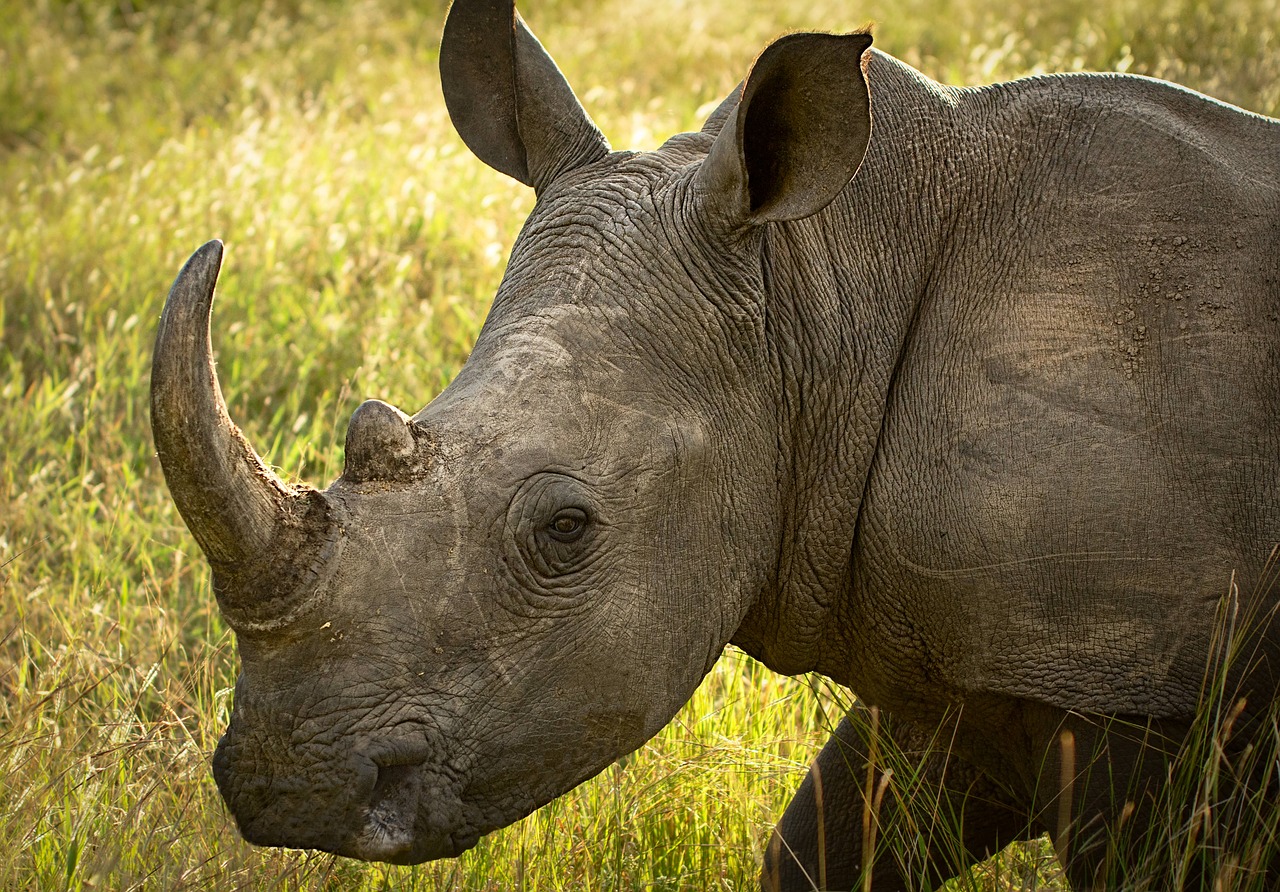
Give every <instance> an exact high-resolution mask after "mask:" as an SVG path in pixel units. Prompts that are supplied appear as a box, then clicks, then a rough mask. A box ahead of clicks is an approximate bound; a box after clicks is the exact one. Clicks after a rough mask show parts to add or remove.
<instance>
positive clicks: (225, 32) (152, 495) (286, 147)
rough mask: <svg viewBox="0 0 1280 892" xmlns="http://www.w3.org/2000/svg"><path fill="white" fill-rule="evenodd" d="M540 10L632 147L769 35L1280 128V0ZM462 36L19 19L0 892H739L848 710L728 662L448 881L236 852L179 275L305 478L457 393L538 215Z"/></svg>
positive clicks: (713, 96) (434, 28)
mask: <svg viewBox="0 0 1280 892" xmlns="http://www.w3.org/2000/svg"><path fill="white" fill-rule="evenodd" d="M524 11H525V13H526V16H527V18H528V19H529V20H530V21H531V22H532V23H533V26H534V28H535V29H536V30H537V31H538V33H539V34H540V36H541V37H542V38H543V40H544V42H546V43H547V45H548V46H549V47H550V48H551V50H552V51H553V53H554V54H555V55H556V57H557V59H558V60H559V61H560V62H561V64H562V65H563V67H564V68H565V70H566V72H567V74H568V76H569V77H570V80H571V81H572V82H573V83H574V84H575V86H576V88H577V90H578V93H579V95H580V96H582V97H583V99H584V101H586V103H587V104H588V106H589V107H590V109H591V111H592V113H593V114H594V115H595V116H596V118H597V120H598V121H599V122H600V124H601V126H602V127H603V129H604V130H605V132H606V134H607V135H608V136H609V138H610V139H611V141H612V142H613V143H614V145H616V146H618V147H622V148H626V147H637V148H652V147H653V146H655V145H657V144H658V143H659V142H660V141H661V140H662V139H663V138H664V137H665V136H666V135H668V134H669V133H671V132H673V131H676V130H680V129H687V128H691V127H696V126H697V125H698V124H699V123H700V115H701V114H705V113H706V109H707V108H708V107H709V105H710V104H711V103H713V102H715V101H717V100H718V99H719V98H720V97H722V96H723V95H724V94H725V93H726V92H727V91H728V90H729V89H730V88H732V86H733V85H734V84H735V83H736V82H737V81H738V80H739V79H740V78H741V77H742V75H743V74H744V73H745V71H746V68H747V66H748V64H749V62H750V60H751V59H752V57H753V56H754V55H755V53H756V52H758V51H759V50H760V49H761V48H762V47H763V46H764V45H765V43H766V42H767V41H768V40H770V39H771V38H772V37H774V36H776V35H777V34H779V33H781V32H783V31H785V30H788V29H800V28H815V27H816V28H823V29H833V30H838V29H851V28H857V27H861V26H863V25H865V24H866V23H868V22H876V23H877V25H876V28H877V30H876V34H877V45H879V46H880V47H881V48H883V49H886V50H887V51H889V52H892V53H894V54H896V55H898V56H900V57H901V58H903V59H905V60H906V61H908V62H910V63H912V64H915V65H917V66H919V67H921V68H922V69H924V70H925V71H926V72H927V73H930V74H932V75H935V76H937V77H940V78H943V79H946V80H949V81H952V82H957V83H974V82H980V81H984V80H991V79H997V78H1003V77H1011V76H1016V75H1019V74H1023V73H1028V72H1033V71H1043V70H1056V69H1077V68H1098V69H1108V70H1110V69H1117V68H1119V69H1128V70H1130V71H1135V72H1142V73H1148V74H1154V75H1158V76H1166V77H1173V78H1176V79H1179V80H1182V81H1184V82H1186V83H1188V84H1189V85H1191V86H1193V87H1196V88H1199V89H1203V90H1206V91H1209V92H1212V93H1214V94H1216V95H1219V96H1221V97H1222V98H1225V99H1228V100H1231V101H1234V102H1237V103H1240V104H1242V105H1245V106H1246V107H1249V108H1251V109H1254V110H1256V111H1260V112H1268V113H1272V114H1274V113H1276V112H1277V111H1280V46H1278V45H1277V37H1276V35H1277V24H1276V23H1277V21H1280V9H1278V8H1277V2H1275V0H1256V2H1250V0H1216V2H1208V3H1205V2H1191V0H1173V2H1160V3H1157V2H1154V0H1119V2H1116V3H1111V4H1107V6H1106V8H1105V11H1101V12H1100V11H1099V8H1098V6H1097V4H1095V3H1092V2H1089V3H1086V2H1084V0H1064V2H1061V3H1056V4H1053V5H1052V6H1044V5H1043V4H1040V3H1033V2H1030V0H1012V2H1009V0H1005V2H995V0H957V2H953V3H942V2H939V0H902V2H895V3H888V2H884V0H874V2H868V3H863V4H849V3H846V2H841V3H836V2H833V0H817V2H815V3H811V4H788V3H782V2H777V0H771V2H766V0H748V2H745V3H739V4H710V3H698V4H693V3H687V2H678V0H654V2H651V3H647V4H643V5H636V4H630V3H623V2H622V0H605V2H601V3H595V4H589V3H585V2H573V0H547V2H545V3H539V2H531V3H529V4H526V5H525V8H524ZM442 18H443V5H442V4H441V3H427V4H413V3H409V2H408V0H403V2H400V0H384V2H373V0H356V2H336V0H334V2H323V0H281V2H276V3H268V4H266V5H265V7H263V6H260V5H259V4H250V3H241V2H235V0H200V2H193V3H182V4H178V3H164V2H143V0H134V2H132V3H93V2H88V0H83V2H75V0H37V2H34V3H25V4H19V3H5V4H3V6H2V8H0V640H2V643H0V687H2V688H3V692H4V696H3V697H2V698H0V845H2V846H3V848H4V850H5V851H6V852H8V853H10V855H9V857H7V858H5V859H4V860H3V861H2V862H0V887H4V888H14V889H18V888H24V889H25V888H39V889H78V888H109V889H127V888H183V887H186V888H209V887H224V888H299V887H317V886H318V887H326V886H327V887H331V888H366V889H379V888H406V887H414V886H415V885H416V887H417V888H424V889H433V888H460V889H510V888H529V889H535V888H537V889H560V888H640V887H647V888H688V889H703V888H706V889H713V888H723V889H741V888H751V887H753V886H754V883H755V876H756V872H757V869H758V868H757V865H758V862H759V857H760V849H761V846H762V845H763V842H764V840H765V839H766V838H767V832H768V829H769V827H770V826H771V823H772V821H773V819H774V818H775V817H776V816H777V814H778V813H779V812H780V811H781V809H782V807H783V806H784V804H785V802H786V800H787V797H788V795H789V792H790V790H791V789H793V788H794V786H795V785H796V784H797V783H798V782H799V778H800V776H801V773H802V771H803V769H804V766H805V765H806V764H807V762H808V760H809V758H810V756H811V755H812V753H813V751H814V747H815V746H816V745H817V744H819V743H820V741H821V739H822V738H823V736H824V734H823V727H824V725H825V724H828V723H829V722H830V721H831V720H833V719H834V716H831V717H829V718H827V719H823V720H820V719H819V718H818V713H819V712H820V711H821V710H822V709H823V708H824V706H829V701H828V699H824V698H823V697H819V696H815V694H814V693H813V691H812V690H811V689H810V687H809V684H808V682H807V681H805V680H799V681H796V680H788V679H782V678H778V677H776V676H773V675H771V674H770V673H768V672H767V671H765V670H763V669H762V668H761V667H759V666H757V665H755V664H753V663H751V662H750V661H749V660H747V659H746V658H744V657H742V656H741V655H732V656H730V658H728V659H727V660H725V661H722V663H721V664H720V666H719V667H718V668H717V670H716V671H715V672H714V673H713V674H712V676H710V677H709V679H708V681H707V683H706V684H705V685H704V686H703V688H702V689H701V690H700V691H699V693H698V695H697V696H696V697H695V698H694V701H693V702H692V703H691V704H690V705H689V707H688V708H687V709H686V710H685V711H684V712H683V713H682V714H681V716H680V717H679V718H678V720H677V721H676V722H675V723H674V724H673V725H672V726H671V727H670V728H669V729H668V730H667V731H665V732H663V734H662V735H661V736H660V737H659V739H658V740H657V741H655V742H654V743H653V744H651V745H650V746H648V747H646V748H645V749H644V750H643V751H641V752H640V753H639V754H637V755H635V756H633V757H631V758H629V759H627V760H626V761H625V762H624V763H622V764H620V765H619V766H616V767H613V768H610V769H609V770H607V771H606V772H604V774H602V775H601V776H600V777H599V778H597V779H596V780H594V781H592V782H590V783H588V784H586V785H584V786H583V787H581V788H580V789H579V790H577V791H575V792H574V793H573V794H572V795H571V796H569V797H566V798H565V799H564V800H562V801H560V802H558V803H556V804H555V805H553V806H551V807H550V808H548V809H546V810H544V811H542V812H539V813H538V814H536V815H534V816H533V817H531V818H530V819H529V820H527V821H525V822H523V823H521V824H519V825H517V826H516V827H513V828H510V829H509V830H507V831H504V832H503V833H500V834H496V835H495V836H493V837H491V838H489V839H486V840H484V841H483V842H482V843H481V844H480V846H478V847H477V850H476V851H474V852H473V853H471V854H469V855H468V856H466V857H465V858H462V859H460V860H458V861H456V862H447V863H443V864H433V865H426V866H422V867H419V868H416V869H404V868H387V867H382V866H370V865H361V864H356V863H354V862H345V861H339V860H335V859H332V858H329V857H327V856H317V855H311V854H302V853H294V852H278V851H263V850H258V849H253V848H251V847H249V846H248V845H246V844H245V843H243V842H242V841H241V840H240V839H239V837H238V836H237V834H236V833H235V829H234V827H233V825H232V823H231V820H230V818H229V816H228V815H227V813H226V811H225V809H224V808H223V806H222V804H221V802H220V800H219V799H218V797H217V794H216V791H215V790H214V788H213V785H212V781H211V779H210V776H209V770H208V755H209V752H210V751H211V749H212V747H213V745H214V743H215V741H216V738H217V735H218V734H219V733H220V730H221V728H222V727H223V725H224V724H225V721H226V717H227V714H228V711H229V708H230V699H229V698H230V693H229V691H230V687H231V685H232V680H233V677H234V672H235V660H234V650H233V647H232V641H231V638H230V635H229V633H228V631H227V630H226V627H225V626H224V624H223V623H222V621H221V619H220V617H219V616H218V615H217V612H216V610H215V609H214V607H213V603H212V599H211V598H210V596H209V593H208V577H207V570H206V569H205V566H204V564H203V561H202V559H201V558H200V555H199V551H198V550H197V549H196V547H195V545H194V543H193V542H192V540H191V539H190V537H189V535H188V534H187V532H186V530H185V528H184V527H183V525H182V523H181V520H180V519H179V517H178V515H177V513H176V511H175V510H174V508H173V506H172V503H171V502H170V500H169V497H168V495H167V492H166V490H165V488H164V485H163V481H162V479H161V475H160V473H159V468H158V465H157V463H156V461H155V459H154V456H153V451H154V450H153V446H152V444H151V440H150V434H149V430H148V422H147V376H148V374H149V367H150V349H151V341H152V338H153V336H154V327H155V321H156V319H157V316H158V313H159V310H160V305H161V303H162V300H163V296H164V293H165V291H166V289H167V287H168V285H169V283H170V282H171V281H172V277H173V275H174V273H175V272H176V270H177V269H178V267H179V266H180V265H181V263H182V261H183V260H184V259H185V258H186V256H187V255H188V254H189V253H190V252H191V251H192V250H193V249H194V248H195V247H197V246H198V245H199V244H200V243H202V242H203V241H205V240H206V239H208V238H212V237H220V238H223V239H225V240H226V242H227V246H228V250H227V265H226V268H225V270H224V274H223V278H222V280H221V284H220V296H219V302H218V305H217V309H216V313H215V335H214V337H215V343H216V346H217V350H218V357H219V363H220V375H221V377H222V382H223V386H224V388H225V390H226V392H227V397H228V400H229V402H230V405H231V411H232V413H233V415H234V416H235V418H236V419H237V421H238V422H239V423H240V424H241V425H242V426H243V427H244V428H245V429H246V431H247V432H248V433H249V435H250V437H251V438H252V440H253V441H254V442H255V443H256V444H257V445H258V447H259V449H260V451H262V452H263V453H264V454H266V455H267V457H268V459H269V460H270V461H272V462H273V463H274V464H276V465H277V466H279V467H280V468H281V469H282V471H283V472H284V473H285V474H286V475H292V476H296V477H299V478H304V479H307V480H308V481H309V482H312V483H315V484H319V485H323V484H327V483H328V482H329V481H330V480H332V479H333V478H334V477H335V476H336V475H337V473H338V471H339V468H340V462H341V448H340V447H341V443H342V438H343V435H344V433H345V424H346V418H347V416H348V415H349V413H350V412H351V411H352V410H353V409H354V408H355V406H356V405H357V404H358V403H359V402H360V401H361V400H362V399H363V398H365V397H368V396H378V397H381V398H384V399H387V400H389V401H391V402H394V403H396V404H398V405H401V406H402V407H404V408H405V409H407V410H409V411H413V410H415V409H417V408H419V407H420V406H421V405H423V404H424V403H425V402H427V401H428V400H429V399H430V398H431V397H432V396H433V395H434V394H435V393H437V392H438V391H439V390H440V389H441V388H442V387H443V386H444V384H445V383H446V382H447V381H448V380H449V379H450V378H451V377H452V376H453V374H455V373H456V371H457V369H458V368H459V367H460V365H461V363H462V362H463V361H464V360H465V357H466V355H467V351H468V349H469V347H470V344H471V341H472V339H473V338H474V336H475V334H476V332H477V331H478V329H479V326H480V323H481V321H482V320H483V317H484V313H485V310H486V307H487V303H488V300H489V297H490V295H491V294H492V293H493V290H494V288H495V287H496V284H497V282H498V279H499V277H500V275H501V271H502V267H503V264H504V261H505V255H506V252H507V250H508V248H509V245H510V242H511V240H512V237H513V235H514V232H515V231H516V229H517V227H518V226H519V224H520V221H521V220H522V219H523V217H524V215H525V214H526V213H527V211H528V209H529V207H530V206H531V204H532V196H531V195H530V194H529V193H528V191H527V190H525V189H524V188H523V187H520V186H518V185H516V184H514V183H511V182H509V181H507V180H504V179H503V178H502V177H500V176H499V175H497V174H496V173H493V172H492V171H490V170H488V169H487V168H485V167H484V166H483V165H481V164H479V163H478V162H477V161H475V160H474V158H472V156H471V155H470V154H469V153H468V152H467V151H466V150H465V149H464V148H463V147H462V145H461V143H460V142H459V141H458V139H457V138H456V136H455V135H454V134H453V133H452V131H451V129H450V127H449V124H448V121H447V117H446V115H445V113H444V110H443V106H442V103H441V100H440V95H439V85H438V77H437V74H436V69H435V48H436V44H437V41H438V36H439V32H440V25H441V21H442ZM1029 851H1031V854H1030V855H1028V856H1026V857H1027V858H1029V859H1031V861H1032V862H1034V861H1035V858H1037V857H1039V855H1036V852H1037V851H1040V852H1041V853H1042V850H1029ZM1009 863H1010V864H1013V863H1014V862H1009ZM1032 868H1033V869H1036V868H1035V864H1034V863H1033V864H1032ZM993 869H996V870H1006V875H1009V876H1011V875H1013V874H1016V875H1017V876H1019V877H1023V876H1025V875H1026V874H1025V871H1023V872H1019V870H1020V869H1015V868H1014V867H1000V866H997V867H996V868H993ZM1003 882H1004V880H1000V879H998V878H997V879H996V880H993V881H992V883H993V885H992V886H991V888H1001V889H1004V888H1022V886H1019V885H1017V884H1015V883H1014V882H1013V881H1012V880H1010V881H1009V883H1008V884H1007V885H1001V883H1003ZM1018 882H1023V881H1022V880H1021V879H1020V880H1018Z"/></svg>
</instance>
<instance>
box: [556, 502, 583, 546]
mask: <svg viewBox="0 0 1280 892" xmlns="http://www.w3.org/2000/svg"><path fill="white" fill-rule="evenodd" d="M589 520H590V519H589V518H588V517H587V512H585V511H583V510H582V509H581V508H565V509H564V510H562V511H560V512H559V513H558V514H556V516H555V518H554V519H553V520H552V521H551V523H550V524H548V525H547V535H549V536H550V537H551V538H553V539H555V540H556V541H557V542H564V543H569V542H577V541H578V540H579V539H581V538H582V534H583V533H584V532H586V528H587V523H588V522H589Z"/></svg>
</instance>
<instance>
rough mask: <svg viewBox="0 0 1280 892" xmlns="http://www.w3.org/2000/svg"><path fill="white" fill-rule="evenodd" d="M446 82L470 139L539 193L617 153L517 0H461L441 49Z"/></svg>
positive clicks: (484, 157)
mask: <svg viewBox="0 0 1280 892" xmlns="http://www.w3.org/2000/svg"><path fill="white" fill-rule="evenodd" d="M440 82H441V86H442V87H443V88H444V101H445V105H446V106H448V108H449V117H450V118H452V119H453V126H454V127H456V128H457V130H458V134H459V135H460V136H461V137H462V141H463V142H465V143H466V144H467V146H468V147H470V149H471V151H473V152H475V153H476V155H477V156H478V157H479V158H480V160H481V161H483V162H484V163H486V164H488V165H489V166H490V167H493V168H495V169H497V170H499V171H501V172H502V173H505V174H507V175H508V176H511V177H514V178H515V179H517V180H519V181H520V182H522V183H525V184H526V185H529V186H533V188H534V189H535V190H538V191H541V190H542V189H544V188H545V187H546V186H547V185H548V184H549V183H551V182H552V181H553V180H555V179H556V178H557V177H559V176H561V175H562V174H564V173H566V172H568V171H570V170H573V169H574V168H577V167H580V166H582V165H584V164H589V163H591V162H592V161H596V160H599V159H600V158H603V157H604V156H605V155H607V154H608V153H609V143H608V142H607V141H606V140H605V138H604V135H603V134H602V133H601V132H600V130H599V129H598V128H597V127H596V125H595V124H594V123H592V121H591V118H590V117H589V116H588V115H587V113H586V111H585V110H584V109H583V108H582V105H581V104H580V103H579V102H578V98H577V97H576V96H574V95H573V90H572V89H571V88H570V87H569V84H568V82H567V81H566V80H565V79H564V75H562V74H561V73H560V69H559V68H557V67H556V63H555V62H554V61H552V59H551V57H550V56H549V55H547V51H546V50H544V49H543V48H542V44H540V43H538V39H537V38H536V37H534V36H533V34H532V33H531V32H530V31H529V29H528V28H527V27H525V24H524V21H523V20H521V18H520V17H519V16H518V15H517V14H516V10H515V4H514V2H513V0H455V2H454V4H453V6H452V7H450V9H449V17H448V19H447V20H446V21H445V24H444V37H443V39H442V40H441V43H440Z"/></svg>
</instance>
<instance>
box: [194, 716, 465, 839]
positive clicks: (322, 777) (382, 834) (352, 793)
mask: <svg viewBox="0 0 1280 892" xmlns="http://www.w3.org/2000/svg"><path fill="white" fill-rule="evenodd" d="M229 737H230V735H227V736H224V737H223V739H222V740H221V741H220V742H219V744H218V747H217V750H216V751H215V752H214V756H213V775H214V779H215V780H216V781H217V784H218V790H219V792H220V793H221V794H222V798H223V799H224V800H225V801H226V803H227V805H228V807H229V808H230V809H231V812H232V814H233V815H234V816H235V819H236V824H237V825H238V826H239V828H240V833H241V835H242V836H244V838H245V839H247V840H248V841H249V842H252V843H254V844H256V845H263V846H282V847H286V848H298V849H320V850H322V851H326V852H333V853H334V854H337V855H345V856H347V857H351V858H360V859H362V860H366V861H386V862H390V863H393V864H418V863H420V862H423V861H430V860H433V859H436V858H448V857H452V856H454V855H459V854H461V853H462V852H463V851H465V850H466V849H469V848H471V846H473V845H475V843H476V841H477V840H478V839H479V834H478V833H475V832H472V831H470V830H468V829H466V828H465V827H463V826H461V822H460V820H459V818H460V815H461V809H460V804H459V802H458V797H457V794H456V792H455V791H454V789H453V787H454V785H453V784H451V783H449V782H448V781H447V780H446V779H444V778H442V777H441V776H440V775H439V774H438V773H437V772H436V771H435V770H433V769H432V768H431V767H429V765H428V763H427V757H426V754H425V753H405V752H403V751H397V752H395V754H394V755H377V754H375V755H369V754H368V753H367V752H354V753H350V754H349V755H347V756H346V757H344V758H337V759H333V760H330V761H327V762H324V763H321V764H317V763H316V760H314V759H311V758H307V757H306V756H304V755H302V754H293V755H292V756H291V757H290V759H289V762H290V764H288V765H287V766H285V767H283V768H282V767H281V766H280V765H278V764H272V765H267V764H265V763H264V762H263V761H262V755H263V753H264V751H266V750H267V747H265V746H260V747H254V748H252V749H251V748H250V746H249V745H247V744H245V743H242V742H239V741H236V740H234V739H229Z"/></svg>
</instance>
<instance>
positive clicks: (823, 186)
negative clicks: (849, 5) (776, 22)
mask: <svg viewBox="0 0 1280 892" xmlns="http://www.w3.org/2000/svg"><path fill="white" fill-rule="evenodd" d="M870 45H871V35H870V34H790V35H788V36H786V37H783V38H780V39H779V40H777V41H775V42H774V43H772V44H770V45H769V47H768V48H766V49H765V51H764V52H763V53H761V54H760V57H759V58H758V59H757V60H756V63H755V65H753V66H752V68H751V73H750V74H749V75H748V76H747V80H746V83H745V84H744V85H743V87H742V99H741V101H739V102H738V106H737V110H736V113H735V114H733V115H731V116H730V117H729V118H728V120H726V121H725V122H724V125H723V127H722V128H721V129H720V132H719V134H718V135H717V136H716V139H715V142H714V143H712V147H711V151H710V153H709V154H708V155H707V158H706V160H705V161H703V163H702V166H701V168H700V169H699V170H698V173H697V188H698V191H699V192H700V193H701V194H702V195H704V196H705V198H706V199H707V200H708V201H709V202H710V203H711V204H712V205H713V206H714V207H715V208H716V209H717V210H718V211H720V212H722V213H723V214H725V215H727V216H728V217H729V218H730V219H731V220H732V221H733V222H734V223H747V224H756V223H770V222H776V221H780V220H798V219H801V218H803V217H807V216H809V215H810V214H814V213H817V212H818V211H820V210H822V209H823V208H824V207H826V206H827V205H828V204H829V203H830V202H831V200H832V199H833V198H835V197H836V195H838V194H839V193H840V190H842V189H843V188H844V187H845V186H846V185H848V183H849V180H851V179H852V178H853V175H854V173H856V172H857V170H858V165H859V164H861V163H862V156H863V155H865V154H866V151H867V143H868V141H869V140H870V138H871V103H870V98H869V96H868V94H867V82H866V78H865V77H864V76H863V73H862V55H863V53H864V52H866V49H867V47H869V46H870ZM722 110H723V106H722V108H721V109H717V110H716V112H715V114H713V115H712V119H715V118H717V117H719V116H720V115H721V112H722ZM710 123H711V122H710V121H709V122H708V124H710ZM704 129H707V128H704Z"/></svg>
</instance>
